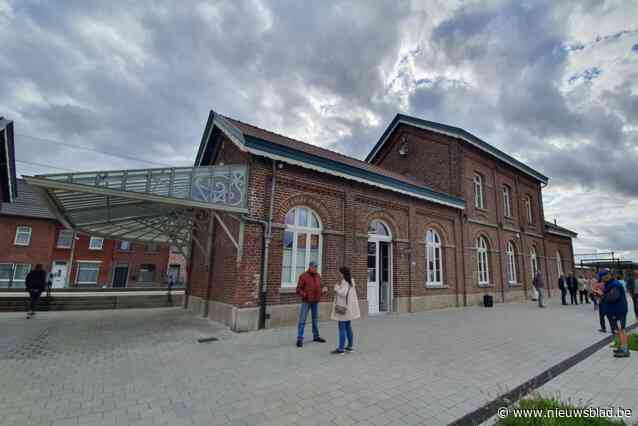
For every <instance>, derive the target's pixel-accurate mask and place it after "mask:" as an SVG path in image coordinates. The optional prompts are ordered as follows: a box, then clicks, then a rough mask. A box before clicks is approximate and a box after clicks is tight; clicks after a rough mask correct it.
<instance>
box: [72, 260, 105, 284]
mask: <svg viewBox="0 0 638 426" xmlns="http://www.w3.org/2000/svg"><path fill="white" fill-rule="evenodd" d="M99 273H100V262H78V275H77V277H76V280H75V281H76V283H77V284H80V285H82V284H84V285H97V277H98V275H99Z"/></svg>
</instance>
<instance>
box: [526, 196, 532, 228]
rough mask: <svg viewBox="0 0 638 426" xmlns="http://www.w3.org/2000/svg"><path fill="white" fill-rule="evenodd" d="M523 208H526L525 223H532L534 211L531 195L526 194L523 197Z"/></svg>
mask: <svg viewBox="0 0 638 426" xmlns="http://www.w3.org/2000/svg"><path fill="white" fill-rule="evenodd" d="M525 209H526V210H527V223H528V224H530V225H532V224H534V212H533V211H532V197H531V195H527V196H526V197H525Z"/></svg>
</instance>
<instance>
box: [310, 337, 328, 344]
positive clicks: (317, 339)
mask: <svg viewBox="0 0 638 426" xmlns="http://www.w3.org/2000/svg"><path fill="white" fill-rule="evenodd" d="M312 341H313V342H319V343H326V339H324V338H323V337H315V338H314V339H312Z"/></svg>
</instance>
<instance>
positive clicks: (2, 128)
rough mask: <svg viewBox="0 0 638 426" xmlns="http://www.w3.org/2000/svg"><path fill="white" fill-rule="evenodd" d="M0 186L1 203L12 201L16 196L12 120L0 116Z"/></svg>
mask: <svg viewBox="0 0 638 426" xmlns="http://www.w3.org/2000/svg"><path fill="white" fill-rule="evenodd" d="M0 186H1V187H2V200H0V202H3V203H12V202H13V201H15V199H16V197H17V196H18V185H17V179H16V163H15V147H14V142H13V122H12V121H9V120H6V119H4V118H3V117H0Z"/></svg>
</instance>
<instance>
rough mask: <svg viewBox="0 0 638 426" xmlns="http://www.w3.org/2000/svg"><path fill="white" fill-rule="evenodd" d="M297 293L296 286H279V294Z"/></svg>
mask: <svg viewBox="0 0 638 426" xmlns="http://www.w3.org/2000/svg"><path fill="white" fill-rule="evenodd" d="M293 293H297V288H296V287H281V288H280V289H279V294H293Z"/></svg>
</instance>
